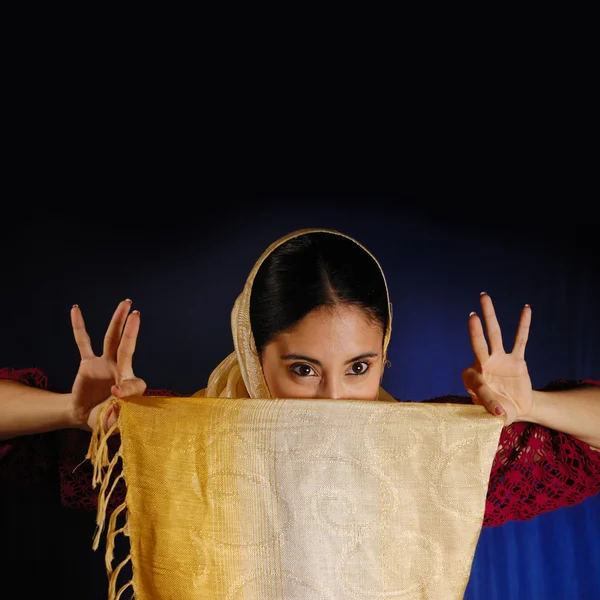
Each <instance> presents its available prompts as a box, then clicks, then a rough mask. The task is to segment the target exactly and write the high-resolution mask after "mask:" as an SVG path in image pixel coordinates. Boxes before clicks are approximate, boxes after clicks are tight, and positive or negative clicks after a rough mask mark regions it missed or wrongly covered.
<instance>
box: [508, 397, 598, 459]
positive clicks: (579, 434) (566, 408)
mask: <svg viewBox="0 0 600 600" xmlns="http://www.w3.org/2000/svg"><path fill="white" fill-rule="evenodd" d="M533 395H534V397H533V408H532V410H531V412H530V413H529V414H527V415H525V416H523V417H521V418H518V419H517V421H527V422H530V423H537V424H538V425H543V426H544V427H548V428H550V429H554V430H556V431H561V432H563V433H566V434H567V435H572V436H573V437H575V438H577V439H579V440H581V441H582V442H585V443H586V444H589V445H590V446H592V448H596V449H600V387H599V386H595V385H590V386H582V387H578V388H574V389H570V390H553V391H545V392H543V391H535V390H534V392H533Z"/></svg>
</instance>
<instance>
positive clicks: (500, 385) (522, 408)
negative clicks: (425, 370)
mask: <svg viewBox="0 0 600 600" xmlns="http://www.w3.org/2000/svg"><path fill="white" fill-rule="evenodd" d="M480 301H481V311H482V314H483V320H484V322H485V329H486V333H487V339H488V340H489V345H488V342H487V341H486V337H485V335H484V333H483V326H482V324H481V320H480V318H479V316H478V315H477V314H476V313H471V314H470V315H469V335H470V337H471V345H472V346H473V352H474V353H475V363H474V364H473V365H472V366H471V367H469V368H467V369H465V370H464V371H463V373H462V379H463V384H464V386H465V389H466V390H467V393H468V394H469V396H471V399H472V400H473V403H474V404H479V405H482V406H485V408H486V409H487V410H488V412H490V413H492V414H493V415H504V421H505V425H510V424H511V423H514V422H515V421H516V420H522V419H523V417H525V416H526V415H527V414H528V413H530V412H531V410H532V408H533V389H532V387H531V378H530V377H529V371H528V370H527V363H526V362H525V346H526V345H527V338H528V336H529V325H530V323H531V308H530V307H529V305H528V304H526V305H525V306H524V307H523V310H522V311H521V318H520V319H519V325H518V327H517V333H516V335H515V343H514V345H513V349H512V351H511V352H509V353H508V354H507V353H506V352H505V351H504V346H503V343H502V333H501V331H500V325H499V324H498V319H497V318H496V313H495V311H494V305H493V304H492V299H491V298H490V297H489V296H488V295H487V294H486V293H485V292H482V294H481V296H480Z"/></svg>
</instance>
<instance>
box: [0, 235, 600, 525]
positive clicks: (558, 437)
mask: <svg viewBox="0 0 600 600" xmlns="http://www.w3.org/2000/svg"><path fill="white" fill-rule="evenodd" d="M480 303H481V313H482V316H483V320H484V323H485V326H486V331H487V337H488V340H489V346H488V343H487V342H486V338H485V336H484V333H483V327H482V323H481V320H480V317H479V315H477V314H475V313H471V315H470V316H469V332H470V338H471V343H472V347H473V351H474V354H475V361H474V363H473V365H472V366H470V367H468V368H466V369H465V370H464V372H463V382H464V385H465V388H466V390H467V392H468V394H469V396H470V398H471V400H472V402H473V403H475V404H480V405H483V406H484V407H485V408H486V409H487V410H488V411H489V412H490V413H491V414H493V415H497V416H500V417H501V418H503V419H504V424H505V427H504V429H503V431H502V435H501V438H500V443H499V446H498V452H497V455H496V458H495V460H494V463H493V467H492V472H491V477H490V484H489V490H488V499H487V504H486V512H485V518H484V523H483V524H484V526H492V525H499V524H502V523H504V522H506V521H508V520H513V519H529V518H532V517H534V516H535V515H538V514H541V513H543V512H547V511H549V510H553V509H557V508H560V507H562V506H568V505H572V504H575V503H578V502H580V501H582V500H583V499H585V498H586V497H589V496H591V495H594V494H596V493H597V492H598V491H599V490H600V452H599V451H597V450H596V449H597V448H600V387H599V386H598V385H597V382H592V381H588V382H564V381H563V382H560V381H559V382H555V383H554V384H552V385H551V386H549V387H548V388H547V389H545V390H533V389H532V385H531V380H530V377H529V374H528V370H527V366H526V363H525V360H524V355H525V347H526V343H527V337H528V331H529V324H530V321H531V308H530V307H529V306H525V307H524V308H523V310H522V312H521V317H520V321H519V324H518V328H517V333H516V336H515V343H514V347H513V350H512V351H511V352H510V353H506V352H505V350H504V345H503V339H502V334H501V331H500V327H499V325H498V321H497V319H496V316H495V313H494V308H493V304H492V301H491V298H490V297H489V296H488V295H487V294H485V293H483V294H482V295H481V298H480ZM131 305H132V303H131V301H130V300H124V301H122V302H121V303H120V304H119V305H118V306H117V308H116V310H115V313H114V315H113V318H112V320H111V322H110V324H109V327H108V330H107V332H106V336H105V339H104V346H103V353H102V355H101V356H96V355H95V354H94V352H93V349H92V345H91V341H90V339H89V336H88V335H87V332H86V329H85V324H84V321H83V316H82V313H81V310H80V309H79V307H78V306H76V305H75V306H73V308H72V310H71V321H72V325H73V332H74V336H75V341H76V343H77V346H78V347H79V350H80V354H81V363H80V367H79V371H78V373H77V376H76V378H75V381H74V383H73V387H72V390H71V391H70V392H68V393H56V392H52V391H49V390H47V389H44V388H45V387H46V381H45V378H44V376H43V374H40V373H39V372H36V371H35V370H32V371H30V370H24V371H15V370H12V369H4V370H3V371H1V372H0V373H1V374H2V376H3V381H0V407H1V410H0V439H3V440H5V442H4V444H3V445H2V446H0V457H2V456H4V457H5V458H4V460H3V463H4V464H5V471H7V472H8V471H10V463H11V458H13V459H14V464H15V465H22V462H20V460H19V456H22V453H23V452H24V451H26V450H24V449H23V448H24V446H26V445H27V444H26V440H27V437H28V436H30V435H32V434H41V433H44V432H50V431H56V430H68V431H67V432H66V434H65V435H64V436H63V442H62V446H61V459H60V465H59V468H60V472H61V478H62V485H61V493H62V499H63V503H64V504H65V505H67V506H79V507H82V506H83V507H86V508H90V509H93V508H94V507H95V506H96V497H95V493H94V492H93V490H92V486H91V479H90V478H91V472H90V470H89V469H86V468H85V466H81V467H80V468H78V469H77V470H75V472H73V471H74V468H75V467H76V466H78V465H79V464H80V463H81V461H82V459H83V457H84V455H85V449H84V447H85V444H87V443H88V441H89V437H88V436H86V434H84V433H82V432H77V431H76V430H87V431H90V430H91V429H93V427H94V425H95V423H96V419H97V418H98V414H99V411H100V410H101V408H102V406H103V405H104V404H105V403H106V401H107V400H108V399H109V398H111V397H112V396H117V397H119V398H127V397H128V396H135V395H140V394H153V395H178V394H177V393H176V392H173V391H169V390H147V389H146V383H145V382H144V380H143V379H140V378H138V377H137V376H136V375H135V374H134V371H133V364H132V360H133V354H134V352H135V346H136V340H137V335H138V331H139V327H140V314H139V312H138V311H135V310H134V311H132V312H130V311H131ZM248 317H249V323H248V322H247V321H248ZM391 330H392V327H391V304H390V302H389V297H388V290H387V284H386V281H385V277H384V274H383V272H382V270H381V268H380V265H379V263H378V262H377V260H376V259H375V258H374V257H373V256H372V255H371V254H370V253H369V252H368V250H366V249H365V248H364V247H362V246H361V245H360V244H359V243H358V242H357V241H356V240H353V239H352V238H349V237H348V236H345V235H344V234H341V233H338V232H335V231H329V230H312V229H311V230H300V231H296V232H293V233H291V234H289V235H287V236H285V237H284V238H282V239H280V240H278V241H276V242H275V243H273V244H272V245H271V246H270V247H269V248H268V249H267V250H266V251H265V252H264V253H263V255H262V257H261V258H260V259H259V261H257V263H256V265H255V267H254V269H253V270H252V272H251V274H250V276H249V278H248V281H247V283H246V286H245V288H244V291H243V292H242V294H240V296H239V297H238V300H237V301H236V304H235V307H234V309H233V311H232V333H233V336H234V337H233V341H234V346H235V351H234V352H233V353H232V354H231V355H229V356H228V357H227V358H225V360H223V361H222V362H221V364H219V365H218V366H217V367H216V368H215V370H214V371H213V373H212V374H211V376H210V378H209V381H208V384H207V386H206V387H205V388H203V389H202V390H200V391H199V392H197V394H196V395H203V396H207V397H238V398H241V397H257V398H268V397H273V398H332V399H337V398H344V399H360V400H380V401H390V400H393V397H392V396H391V395H390V394H389V393H388V392H387V391H386V390H384V389H383V388H382V387H381V381H382V378H383V374H384V369H385V366H386V352H387V348H388V344H389V341H390V335H391ZM36 378H37V379H36ZM431 401H433V402H465V401H466V399H465V398H456V397H450V396H444V397H441V398H436V399H433V400H431ZM116 419H117V415H116V414H114V412H112V413H109V414H108V417H107V424H108V426H109V427H110V426H112V425H113V424H114V423H115V421H116ZM23 436H24V437H23ZM20 449H21V453H19V450H20ZM11 455H12V456H11ZM517 488H518V489H519V493H518V494H513V493H512V492H513V490H515V489H517ZM557 490H559V491H557ZM123 493H124V489H123V486H121V488H120V489H119V490H117V491H116V492H115V494H114V495H113V497H112V504H113V505H115V504H117V503H119V502H121V501H122V498H123Z"/></svg>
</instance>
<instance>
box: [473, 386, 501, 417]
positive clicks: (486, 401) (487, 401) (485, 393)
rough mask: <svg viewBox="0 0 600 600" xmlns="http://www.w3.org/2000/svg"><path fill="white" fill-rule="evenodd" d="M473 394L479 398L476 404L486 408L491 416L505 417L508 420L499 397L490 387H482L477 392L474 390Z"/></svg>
mask: <svg viewBox="0 0 600 600" xmlns="http://www.w3.org/2000/svg"><path fill="white" fill-rule="evenodd" d="M473 393H474V394H475V396H476V398H477V401H474V404H480V405H482V406H484V407H485V409H486V410H487V411H488V412H489V413H490V414H492V415H494V416H496V417H499V416H504V417H505V419H506V411H505V410H504V407H503V406H502V404H500V402H498V399H497V396H496V395H495V394H494V393H493V392H492V390H491V389H490V388H489V386H487V385H482V386H480V387H478V388H477V389H476V390H473ZM471 397H473V396H471Z"/></svg>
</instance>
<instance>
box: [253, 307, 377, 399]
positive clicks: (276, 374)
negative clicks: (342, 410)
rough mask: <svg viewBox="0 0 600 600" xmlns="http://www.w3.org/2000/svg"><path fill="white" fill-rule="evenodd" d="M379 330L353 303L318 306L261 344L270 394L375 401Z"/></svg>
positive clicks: (275, 395) (263, 364)
mask: <svg viewBox="0 0 600 600" xmlns="http://www.w3.org/2000/svg"><path fill="white" fill-rule="evenodd" d="M382 353H383V332H382V331H381V327H380V326H379V325H378V324H377V323H375V322H373V321H369V320H368V319H367V317H366V315H365V313H364V312H363V311H362V310H361V309H360V308H357V307H355V306H349V305H336V306H334V307H325V306H322V307H320V308H318V309H315V310H313V311H312V312H310V313H309V314H308V315H306V316H305V317H304V318H303V319H302V320H300V321H299V322H298V323H297V324H296V325H295V326H294V327H293V328H292V329H289V330H288V331H286V332H283V333H280V334H279V335H278V336H277V337H276V338H275V339H274V340H273V341H271V342H269V343H268V344H266V345H265V347H264V349H263V352H262V356H261V362H262V367H263V372H264V375H265V379H266V382H267V386H268V388H269V392H270V394H271V397H272V398H333V399H350V400H375V399H376V398H377V392H378V390H379V385H380V383H381V377H382V373H383V356H382Z"/></svg>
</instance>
